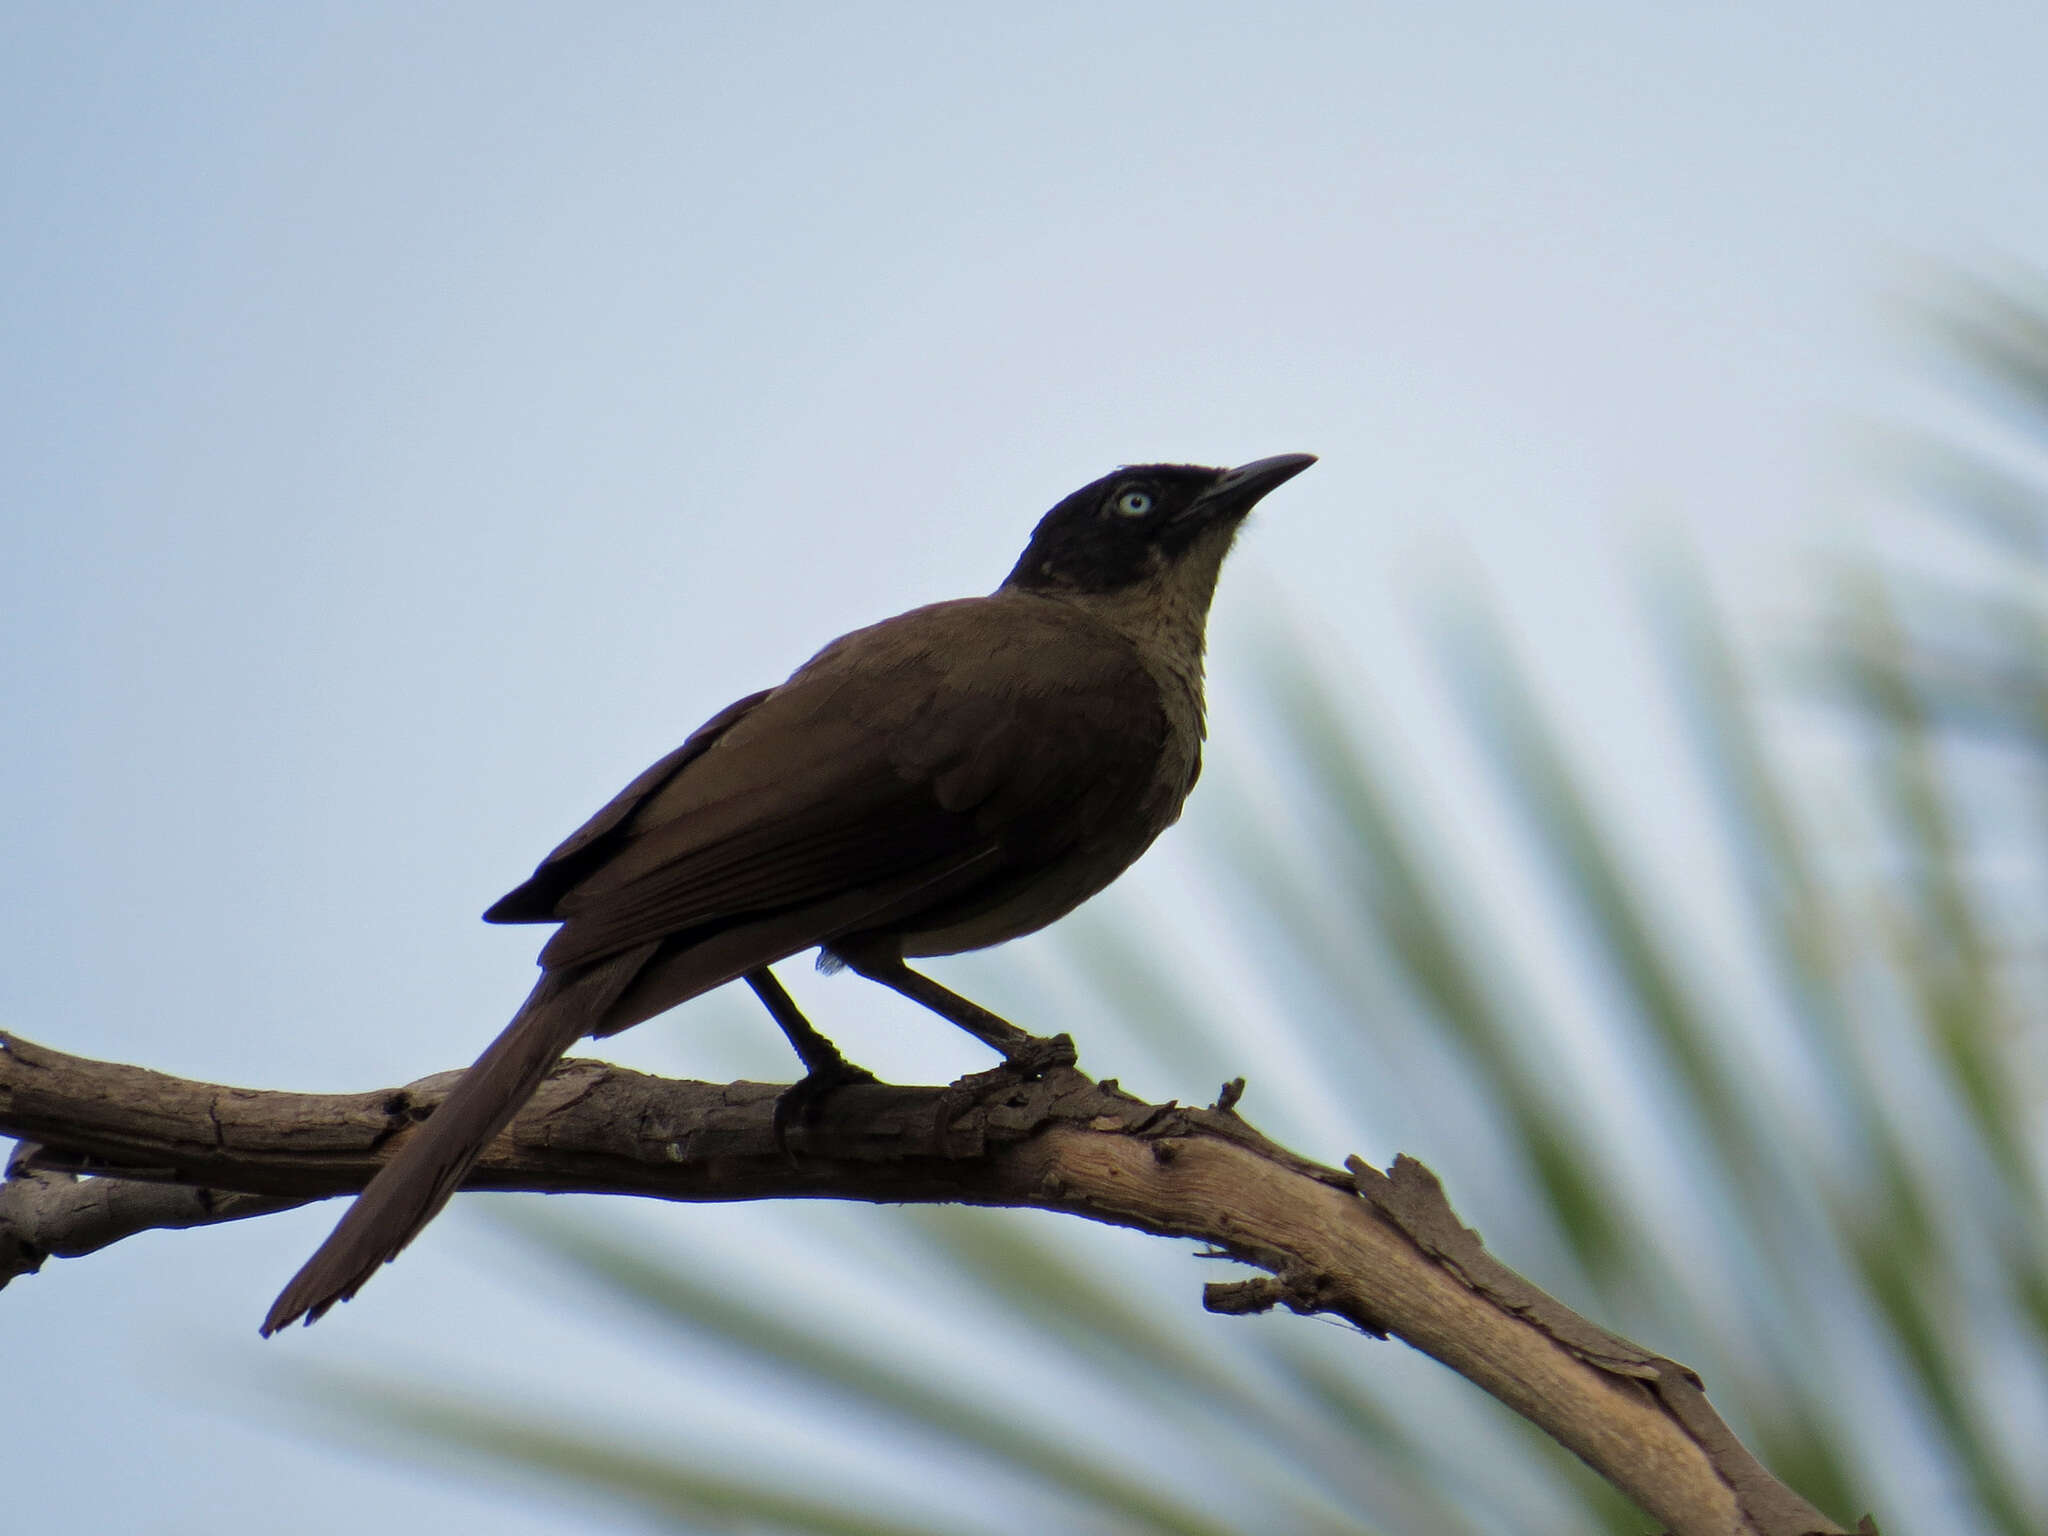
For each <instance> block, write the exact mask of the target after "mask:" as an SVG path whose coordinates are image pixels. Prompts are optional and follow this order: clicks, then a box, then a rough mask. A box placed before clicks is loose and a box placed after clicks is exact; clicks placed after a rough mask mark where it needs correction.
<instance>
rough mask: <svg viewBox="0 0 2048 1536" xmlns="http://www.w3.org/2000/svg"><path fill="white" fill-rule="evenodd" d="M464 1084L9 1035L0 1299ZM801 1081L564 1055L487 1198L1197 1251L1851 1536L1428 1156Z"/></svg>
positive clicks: (1689, 1497) (1604, 1468) (1778, 1517)
mask: <svg viewBox="0 0 2048 1536" xmlns="http://www.w3.org/2000/svg"><path fill="white" fill-rule="evenodd" d="M454 1076H455V1075H454V1074H452V1073H451V1074H445V1075H443V1076H440V1077H436V1078H429V1079H425V1080H423V1081H422V1082H419V1083H415V1084H412V1085H410V1086H409V1087H406V1088H400V1089H393V1090H388V1091H385V1092H380V1093H369V1094H353V1095H345V1094H333V1095H329V1094H300V1093H272V1092H259V1091H255V1090H251V1089H244V1088H228V1087H222V1086H220V1085H217V1084H211V1083H197V1082H190V1081H187V1080H184V1079H180V1078H173V1077H167V1076H164V1075H162V1074H160V1073H155V1072H150V1071H147V1070H145V1069H142V1068H139V1067H132V1066H123V1065H119V1064H115V1063H109V1062H97V1061H90V1060H86V1059H84V1058H80V1057H73V1056H66V1055H63V1054H62V1053H60V1052H56V1051H52V1050H49V1049H47V1048H46V1047H42V1046H38V1045H33V1044H31V1043H30V1042H28V1041H25V1040H21V1039H19V1038H18V1037H12V1036H6V1035H0V1134H6V1135H13V1136H19V1137H22V1138H24V1140H25V1141H27V1142H29V1143H32V1144H34V1145H33V1146H32V1149H31V1150H30V1152H29V1153H28V1155H27V1156H25V1157H18V1158H17V1160H16V1165H15V1167H14V1168H13V1169H10V1180H9V1182H8V1184H7V1185H5V1186H4V1187H0V1284H4V1283H5V1281H6V1280H7V1279H8V1278H9V1277H10V1276H11V1275H15V1274H21V1273H26V1272H29V1271H31V1270H33V1269H34V1268H35V1267H36V1266H37V1265H38V1264H39V1263H40V1262H41V1261H42V1259H43V1258H45V1257H48V1256H69V1255H73V1254H78V1253H85V1252H90V1251H92V1250H93V1249H95V1248H98V1247H102V1246H105V1245H106V1244H107V1243H109V1242H112V1241H116V1240H118V1238H120V1237H122V1236H125V1235H127V1234H128V1233H130V1232H135V1231H141V1230H145V1229H148V1228H151V1227H180V1226H193V1225H202V1224H205V1223H207V1222H211V1221H223V1220H238V1219H241V1218H243V1217H246V1216H252V1215H260V1214H264V1213H266V1212H268V1211H273V1210H278V1209H282V1208H285V1207H287V1206H290V1205H296V1204H299V1203H302V1202H304V1201H306V1200H310V1199H318V1198H322V1197H325V1196H330V1195H336V1194H345V1193H349V1192H352V1191H354V1190H358V1189H360V1188H361V1187H362V1186H363V1185H364V1183H366V1182H367V1181H368V1179H369V1177H370V1175H371V1174H372V1173H373V1172H374V1171H375V1170H376V1168H377V1166H378V1165H379V1163H380V1162H381V1161H382V1159H383V1158H384V1157H385V1156H386V1155H387V1154H388V1151H389V1148H390V1145H391V1143H392V1142H393V1141H394V1139H395V1138H397V1137H400V1136H403V1135H404V1134H405V1132H406V1131H407V1129H408V1128H409V1127H411V1126H412V1125H414V1124H416V1123H417V1122H418V1121H420V1120H422V1119H424V1118H425V1116H426V1115H427V1114H428V1113H429V1112H430V1111H431V1110H432V1108H433V1106H434V1104H435V1103H436V1102H438V1100H439V1097H440V1094H441V1093H442V1092H445V1090H446V1088H447V1087H448V1086H449V1085H450V1084H451V1083H452V1082H453V1081H454ZM779 1092H780V1089H779V1088H778V1087H777V1086H775V1085H772V1084H764V1083H732V1084H722V1085H721V1084H711V1083H692V1082H678V1081H671V1080H668V1079H662V1078H654V1077H648V1076H645V1075H643V1074H640V1073H636V1072H628V1071H625V1070H623V1069H621V1068H617V1067H611V1066H607V1065H604V1064H602V1063H599V1062H592V1061H571V1062H565V1063H564V1064H563V1065H562V1066H561V1067H560V1068H559V1069H558V1070H557V1071H556V1072H555V1074H554V1076H553V1077H551V1078H550V1079H549V1080H548V1082H547V1084H546V1085H545V1086H544V1087H543V1088H542V1090H541V1092H540V1093H539V1094H538V1095H537V1096H536V1097H535V1099H534V1100H533V1102H532V1103H530V1104H529V1105H528V1106H527V1107H526V1108H525V1109H524V1110H523V1111H522V1112H521V1113H520V1115H519V1117H518V1119H517V1120H515V1121H514V1122H513V1124H512V1125H511V1127H510V1128H509V1129H508V1130H507V1131H506V1133H505V1134H504V1135H503V1136H501V1137H500V1138H499V1139H498V1141H497V1142H496V1143H495V1144H494V1145H493V1146H492V1148H491V1150H490V1151H489V1153H488V1154H487V1155H486V1156H485V1158H484V1160H483V1162H482V1163H480V1164H479V1165H478V1167H477V1169H476V1171H475V1173H474V1174H473V1175H472V1177H471V1178H470V1179H469V1181H468V1183H467V1184H466V1185H465V1187H466V1188H472V1189H521V1190H541V1191H553V1192H565V1191H585V1192H590V1193H605V1194H636V1195H647V1196H652V1197H655V1198H659V1199H665V1200H760V1199H782V1198H807V1199H815V1198H833V1199H845V1200H870V1201H889V1202H906V1201H932V1202H939V1201H950V1202H960V1203H967V1204H975V1205H991V1206H1032V1207H1037V1208H1039V1209H1044V1210H1056V1211H1065V1212H1069V1213H1071V1214H1074V1215H1079V1216H1085V1217H1088V1218H1090V1219H1092V1220H1096V1221H1105V1222H1110V1223H1114V1224H1117V1225H1120V1226H1127V1227H1132V1228H1135V1229H1137V1230H1139V1231H1144V1232H1152V1233H1158V1234H1161V1235H1166V1236H1174V1237H1192V1238H1199V1239H1201V1240H1203V1241H1205V1242H1208V1243H1210V1244H1213V1245H1214V1246H1215V1247H1217V1248H1220V1249H1222V1250H1224V1251H1226V1252H1228V1253H1230V1254H1231V1255H1232V1256H1233V1257H1235V1258H1238V1259H1240V1260H1242V1261H1244V1262H1245V1263H1247V1264H1251V1265H1253V1266H1256V1267H1257V1268H1260V1269H1263V1270H1266V1271H1267V1272H1268V1274H1269V1275H1270V1276H1271V1277H1272V1278H1271V1279H1265V1280H1255V1281H1251V1282H1248V1283H1243V1284H1238V1285H1229V1286H1214V1287H1211V1288H1210V1290H1209V1292H1208V1296H1207V1301H1208V1305H1209V1306H1210V1307H1211V1308H1212V1309H1213V1310H1216V1311H1221V1312H1247V1311H1257V1310H1262V1309H1264V1308H1267V1307H1271V1306H1275V1305H1284V1306H1287V1307H1290V1308H1292V1309H1294V1310H1296V1311H1299V1312H1305V1313H1306V1312H1323V1313H1329V1314H1332V1315H1335V1316H1339V1317H1343V1318H1346V1319H1348V1320H1350V1321H1351V1322H1353V1323H1354V1324H1356V1325H1357V1326H1358V1327H1360V1328H1361V1329H1364V1330H1366V1331H1367V1332H1369V1333H1372V1334H1379V1335H1392V1336H1394V1337H1398V1338H1400V1339H1403V1340H1405V1341H1406V1342H1407V1343H1409V1344H1411V1345H1413V1346H1414V1347H1415V1348H1417V1349H1420V1350H1422V1351H1423V1352H1424V1353H1426V1354H1429V1355H1431V1356H1433V1357H1434V1358H1436V1359H1437V1360H1440V1361H1442V1362H1443V1363H1444V1364H1446V1365H1448V1366H1450V1367H1451V1368H1452V1369H1453V1370H1455V1371H1457V1372H1459V1373H1460V1374H1461V1375H1463V1376H1465V1377H1467V1378H1468V1379H1470V1380H1472V1381H1473V1382H1475V1383H1477V1384H1478V1385H1479V1386H1480V1387H1482V1388H1484V1389H1485V1390H1486V1391H1488V1392H1490V1393H1492V1394H1493V1395H1494V1396H1495V1397H1497V1398H1499V1399H1500V1400H1501V1401H1502V1402H1504V1403H1506V1404H1508V1406H1510V1407H1511V1408H1513V1409H1515V1410H1516V1411H1517V1412H1518V1413H1521V1414H1523V1415H1524V1416H1526V1417H1527V1418H1529V1419H1530V1420H1531V1421H1533V1422H1534V1423H1536V1424H1538V1425H1540V1426H1541V1427H1542V1428H1543V1429H1545V1430H1546V1431H1548V1432H1549V1433H1550V1434H1551V1435H1553V1436H1554V1437H1555V1438H1556V1439H1557V1440H1559V1441H1560V1442H1561V1443H1563V1444H1564V1445H1565V1446H1567V1447H1568V1448H1569V1449H1571V1450H1572V1451H1573V1452H1575V1453H1576V1454H1577V1455H1579V1456H1580V1457H1581V1458H1582V1459H1583V1460H1585V1461H1586V1462H1587V1464H1588V1465H1590V1466H1592V1467H1593V1468H1594V1470H1596V1471H1597V1472H1599V1473H1600V1474H1601V1475H1602V1476H1604V1477H1606V1478H1607V1479H1608V1480H1609V1481H1610V1482H1612V1483H1613V1484H1614V1485H1615V1486H1616V1487H1617V1488H1619V1489H1620V1490H1621V1491H1622V1492H1623V1493H1625V1494H1627V1495H1628V1496H1629V1497H1630V1498H1632V1499H1634V1500H1635V1501H1636V1503H1638V1504H1639V1505H1640V1506H1641V1507H1642V1508H1643V1509H1644V1510H1646V1511H1647V1512H1648V1513H1650V1514H1651V1515H1653V1516H1655V1517H1656V1518H1657V1519H1659V1520H1661V1521H1663V1522H1664V1523H1665V1524H1666V1525H1667V1526H1668V1527H1669V1529H1670V1531H1671V1532H1672V1533H1673V1536H1822V1533H1827V1536H1834V1533H1842V1532H1843V1530H1844V1528H1843V1527H1842V1526H1839V1525H1837V1524H1835V1523H1833V1522H1832V1521H1830V1520H1828V1519H1827V1518H1826V1517H1825V1516H1824V1515H1822V1514H1821V1513H1820V1512H1819V1511H1818V1510H1816V1509H1814V1508H1813V1507H1812V1506H1811V1505H1809V1504H1807V1503H1806V1502H1805V1501H1804V1500H1802V1499H1800V1498H1799V1497H1798V1496H1797V1495H1796V1494H1794V1493H1793V1492H1792V1491H1791V1490H1790V1489H1788V1488H1786V1487H1785V1486H1784V1485H1783V1484H1781V1483H1779V1482H1777V1481H1776V1480H1775V1479H1773V1478H1772V1477H1771V1476H1770V1475H1769V1474H1768V1473H1767V1472H1766V1471H1765V1470H1764V1469H1763V1468H1762V1466H1760V1465H1759V1464H1758V1463H1757V1461H1756V1460H1755V1458H1754V1457H1752V1456H1751V1455H1750V1454H1749V1453H1748V1452H1747V1451H1746V1450H1745V1449H1744V1448H1743V1447H1742V1446H1741V1445H1740V1444H1739V1443H1738V1442H1737V1441H1736V1439H1735V1437H1734V1435H1733V1434H1732V1433H1730V1432H1729V1430H1728V1427H1727V1426H1726V1425H1725V1424H1723V1423H1722V1422H1721V1420H1720V1418H1719V1416H1718V1415H1716V1414H1715V1413H1714V1411H1713V1409H1712V1408H1711V1407H1710V1406H1708V1403H1707V1400H1706V1396H1705V1394H1704V1392H1703V1391H1702V1390H1701V1387H1700V1383H1699V1380H1698V1378H1697V1377H1696V1376H1695V1375H1694V1374H1693V1373H1692V1372H1691V1371H1689V1370H1687V1369H1686V1368H1685V1367H1683V1366H1681V1365H1678V1364H1676V1363H1674V1362H1672V1361H1669V1360H1666V1359H1663V1358H1662V1357H1660V1356H1657V1355H1653V1354H1651V1353H1649V1352H1648V1351H1645V1350H1642V1349H1640V1348H1638V1347H1637V1346H1635V1345H1633V1344H1630V1343H1629V1342H1628V1341H1626V1340H1624V1339H1620V1338H1617V1337H1615V1336H1614V1335H1612V1334H1609V1333H1607V1332H1605V1331H1604V1330H1602V1329H1600V1328H1598V1327H1596V1326H1594V1325H1593V1324H1592V1323H1590V1322H1588V1321H1587V1320H1586V1319H1584V1318H1582V1317H1580V1316H1579V1315H1578V1314H1576V1313H1574V1312H1572V1311H1571V1310H1570V1309H1569V1308H1567V1307H1565V1306H1564V1305H1563V1303H1561V1302H1559V1301H1557V1300H1555V1299H1554V1298H1552V1297H1550V1296H1547V1295H1545V1294H1544V1293H1543V1292H1542V1291H1540V1290H1538V1289H1537V1288H1536V1287H1535V1286H1533V1285H1531V1284H1529V1282H1528V1281H1526V1280H1523V1279H1522V1278H1521V1277H1520V1276H1518V1275H1516V1274H1514V1272H1513V1271H1511V1270H1509V1269H1508V1268H1507V1267H1506V1266H1505V1265H1502V1264H1500V1263H1499V1262H1498V1261H1497V1260H1495V1259H1494V1258H1493V1257H1492V1256H1491V1255H1490V1254H1488V1253H1487V1252H1486V1250H1485V1248H1484V1247H1483V1246H1482V1245H1481V1243H1480V1241H1479V1238H1478V1236H1477V1235H1476V1234H1475V1233H1473V1232H1471V1231H1469V1230H1468V1229H1467V1228H1465V1227H1464V1226H1463V1225H1461V1224H1460V1223H1459V1222H1458V1220H1457V1217H1456V1216H1455V1214H1454V1213H1453V1212H1452V1210H1451V1207H1450V1205H1449V1203H1448V1201H1447V1200H1446V1199H1445V1197H1444V1194H1443V1190H1442V1188H1441V1187H1440V1186H1439V1184H1438V1183H1437V1181H1436V1178H1435V1176H1434V1175H1433V1174H1431V1173H1430V1172H1429V1171H1428V1170H1427V1169H1425V1168H1423V1167H1422V1165H1421V1164H1419V1163H1416V1162H1414V1161H1413V1160H1411V1159H1407V1158H1402V1159H1399V1160H1397V1161H1396V1163H1395V1165H1394V1166H1393V1168H1392V1169H1391V1170H1389V1171H1388V1172H1387V1173H1381V1172H1380V1171H1378V1170H1376V1169H1373V1168H1370V1167H1368V1166H1367V1165H1365V1164H1364V1163H1362V1162H1359V1161H1357V1160H1356V1159H1354V1160H1352V1162H1351V1164H1350V1165H1349V1167H1348V1170H1340V1169H1335V1168H1329V1167H1325V1166H1322V1165H1320V1164H1317V1163H1313V1162H1310V1161H1308V1160H1307V1159H1305V1158H1302V1157H1299V1156H1297V1155H1296V1154H1294V1153H1292V1152H1289V1151H1287V1150H1286V1149H1284V1148H1281V1147H1279V1146H1276V1145H1274V1144H1273V1143H1272V1142H1270V1141H1268V1140H1266V1138H1264V1137H1263V1136H1261V1135H1259V1133H1258V1132H1256V1131H1255V1130H1253V1129H1252V1128H1251V1127H1250V1126H1249V1125H1247V1124H1246V1123H1245V1122H1244V1121H1243V1120H1241V1119H1240V1118H1239V1117H1238V1116H1237V1114H1236V1113H1235V1112H1234V1109H1233V1108H1231V1107H1230V1104H1232V1103H1234V1096H1232V1095H1228V1094H1226V1100H1228V1101H1229V1102H1227V1103H1222V1104H1220V1106H1219V1107H1217V1108H1212V1109H1194V1108H1188V1107H1184V1106H1180V1105H1176V1104H1170V1103H1169V1104H1147V1103H1144V1102H1142V1101H1141V1100H1138V1099H1135V1098H1132V1097H1131V1096H1129V1095H1128V1094H1125V1093H1122V1092H1121V1091H1119V1090H1118V1088H1117V1087H1116V1085H1115V1084H1114V1083H1113V1082H1102V1083H1096V1082H1093V1081H1091V1080H1089V1079H1088V1078H1087V1077H1084V1076H1083V1075H1082V1074H1080V1073H1079V1072H1076V1071H1073V1070H1071V1069H1059V1070H1055V1071H1052V1072H1049V1073H1047V1074H1045V1075H1044V1076H1043V1077H1041V1078H1037V1079H1034V1080H1031V1081H1024V1082H1020V1081H1018V1080H1017V1079H1016V1078H1014V1077H1010V1076H1007V1075H1005V1074H1003V1073H1001V1072H993V1073H986V1074H983V1075H981V1076H978V1077H970V1078H965V1079H962V1080H961V1081H960V1082H958V1083H954V1084H952V1085H950V1086H948V1087H943V1088H935V1087H899V1086H893V1085H889V1084H880V1083H877V1084H854V1085H850V1086H848V1087H847V1088H845V1089H843V1090H841V1091H839V1092H836V1093H834V1094H833V1095H832V1096H831V1097H830V1098H829V1099H828V1100H826V1102H825V1103H824V1105H823V1106H822V1107H821V1109H820V1112H819V1114H818V1117H817V1119H816V1120H815V1122H814V1123H812V1124H809V1125H806V1126H803V1127H800V1128H797V1129H796V1130H795V1131H794V1132H793V1133H792V1135H791V1138H790V1140H791V1146H790V1148H789V1149H788V1150H784V1149H783V1148H782V1147H780V1146H778V1144H777V1141H776V1137H775V1128H774V1102H775V1098H776V1095H777V1094H778V1093H779ZM81 1174H83V1175H88V1176H87V1177H77V1175H81ZM252 1305H253V1302H252ZM329 1326H330V1327H331V1326H334V1325H333V1324H329ZM1861 1529H1863V1530H1865V1531H1873V1530H1874V1527H1872V1526H1870V1525H1869V1524H1868V1522H1867V1521H1866V1523H1865V1525H1864V1526H1863V1527H1862V1528H1861Z"/></svg>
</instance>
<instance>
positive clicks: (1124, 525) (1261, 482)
mask: <svg viewBox="0 0 2048 1536" xmlns="http://www.w3.org/2000/svg"><path fill="white" fill-rule="evenodd" d="M1315 461H1316V459H1315V455H1314V454H1312V453H1283V454H1278V455H1276V456H1275V457H1273V458H1270V459H1258V460H1256V461H1254V462H1253V463H1250V464H1240V465H1239V466H1238V467H1237V468H1236V469H1207V468H1204V467H1202V466H1200V465H1196V464H1133V465H1131V466H1129V467H1128V468H1125V469H1120V470H1118V471H1117V472H1116V473H1115V474H1113V475H1104V476H1103V477H1102V478H1101V479H1100V480H1097V481H1095V482H1094V483H1093V484H1091V485H1084V486H1082V487H1081V489H1080V490H1078V491H1076V492H1074V494H1073V495H1071V496H1069V497H1067V499H1066V500H1064V501H1062V502H1061V503H1060V504H1059V505H1058V506H1056V507H1054V508H1053V509H1052V510H1051V511H1050V512H1048V513H1046V514H1045V516H1044V517H1043V518H1042V519H1040V520H1039V524H1038V527H1037V529H1036V530H1035V531H1034V532H1033V533H1032V535H1031V543H1030V545H1029V546H1028V547H1027V548H1026V549H1025V551H1024V554H1023V556H1022V557H1021V558H1020V559H1019V560H1018V561H1017V566H1016V569H1015V570H1013V571H1011V572H1010V575H1009V578H1008V579H1007V580H1006V581H1005V582H1004V583H1003V585H1004V587H1006V588H1008V589H1010V590H1013V591H1017V590H1021V591H1027V592H1045V593H1048V594H1074V595H1083V594H1095V593H1112V592H1121V591H1124V590H1126V589H1129V588H1134V587H1139V586H1143V585H1146V584H1149V583H1153V582H1156V581H1158V580H1159V579H1160V578H1162V577H1165V576H1167V575H1168V573H1170V572H1174V571H1177V570H1179V569H1181V568H1186V571H1187V574H1188V575H1189V576H1192V577H1195V578H1196V579H1198V580H1201V579H1203V578H1206V582H1205V585H1207V586H1213V584H1214V582H1215V576H1216V571H1217V569H1218V567H1220V566H1221V565H1222V563H1223V556H1224V555H1225V553H1227V552H1228V550H1229V548H1230V542H1231V540H1232V539H1233V538H1235V537H1236V536H1237V530H1238V527H1239V525H1241V524H1242V523H1243V522H1244V518H1245V514H1246V513H1248V512H1250V511H1251V509H1252V508H1253V506H1255V505H1256V504H1257V503H1258V501H1259V499H1260V498H1261V497H1262V496H1264V495H1265V494H1266V493H1267V492H1268V491H1270V490H1273V489H1274V488H1275V487H1276V486H1279V485H1281V484H1284V483H1285V482H1286V481H1289V480H1292V479H1293V478H1294V477H1295V476H1296V475H1298V474H1300V473H1301V472H1302V471H1303V470H1304V469H1307V468H1308V467H1309V465H1311V464H1313V463H1315ZM1207 596H1208V594H1207V591H1206V590H1205V591H1204V592H1203V594H1202V600H1203V604H1204V606H1206V603H1207Z"/></svg>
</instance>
